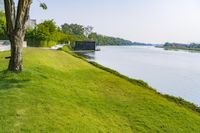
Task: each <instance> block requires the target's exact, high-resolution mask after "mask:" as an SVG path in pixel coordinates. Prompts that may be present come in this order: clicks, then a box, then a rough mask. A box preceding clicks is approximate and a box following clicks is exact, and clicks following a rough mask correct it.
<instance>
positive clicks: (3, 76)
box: [0, 71, 30, 90]
mask: <svg viewBox="0 0 200 133" xmlns="http://www.w3.org/2000/svg"><path fill="white" fill-rule="evenodd" d="M16 74H17V73H10V72H8V71H0V90H7V89H17V88H24V87H25V86H27V82H29V81H30V80H29V79H17V78H16ZM13 75H14V76H13Z"/></svg>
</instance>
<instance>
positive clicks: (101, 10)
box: [30, 0, 200, 43]
mask: <svg viewBox="0 0 200 133" xmlns="http://www.w3.org/2000/svg"><path fill="white" fill-rule="evenodd" d="M33 1H34V2H33V5H32V7H31V15H30V17H31V18H33V19H37V22H38V23H39V22H42V21H43V20H45V19H54V20H55V21H56V23H57V24H58V25H61V24H63V23H78V24H82V25H85V26H87V25H91V26H93V27H94V30H95V31H96V32H97V33H99V34H104V35H109V36H114V37H121V38H124V39H128V40H131V41H136V42H145V43H164V42H178V43H191V42H196V43H200V0H33ZM39 1H41V2H45V3H46V4H47V6H48V10H46V11H44V10H42V9H41V8H39V3H40V2H39Z"/></svg>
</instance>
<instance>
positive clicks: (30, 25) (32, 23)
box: [26, 19, 37, 29]
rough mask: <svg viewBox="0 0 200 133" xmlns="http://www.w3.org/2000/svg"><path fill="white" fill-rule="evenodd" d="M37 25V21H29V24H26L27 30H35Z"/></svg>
mask: <svg viewBox="0 0 200 133" xmlns="http://www.w3.org/2000/svg"><path fill="white" fill-rule="evenodd" d="M36 25H37V21H36V19H29V20H28V21H27V22H26V27H27V28H32V29H34V28H35V27H36Z"/></svg>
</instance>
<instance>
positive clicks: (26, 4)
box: [15, 0, 32, 32]
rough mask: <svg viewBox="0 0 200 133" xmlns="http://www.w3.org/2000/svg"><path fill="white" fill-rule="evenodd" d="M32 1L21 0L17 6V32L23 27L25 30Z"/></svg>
mask: <svg viewBox="0 0 200 133" xmlns="http://www.w3.org/2000/svg"><path fill="white" fill-rule="evenodd" d="M31 3H32V0H19V2H18V7H17V16H16V21H15V32H17V31H18V30H22V29H23V30H25V24H26V22H27V20H28V18H29V10H30V5H31ZM23 32H24V31H23Z"/></svg>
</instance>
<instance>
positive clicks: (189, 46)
mask: <svg viewBox="0 0 200 133" xmlns="http://www.w3.org/2000/svg"><path fill="white" fill-rule="evenodd" d="M161 47H163V48H165V49H183V50H195V51H200V44H197V43H191V44H181V43H165V44H164V45H163V46H161Z"/></svg>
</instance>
